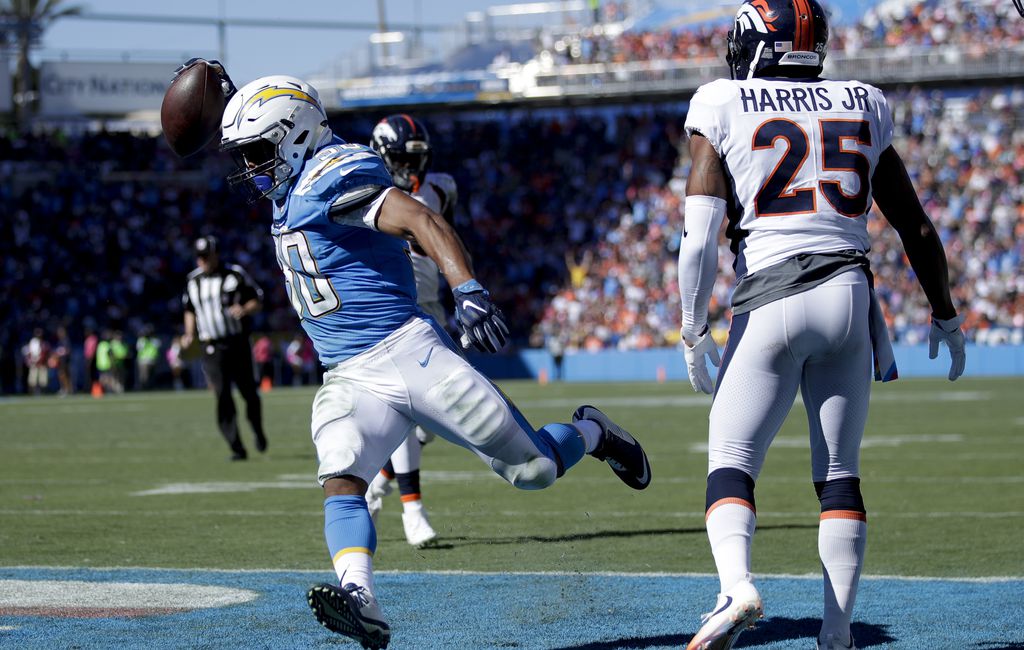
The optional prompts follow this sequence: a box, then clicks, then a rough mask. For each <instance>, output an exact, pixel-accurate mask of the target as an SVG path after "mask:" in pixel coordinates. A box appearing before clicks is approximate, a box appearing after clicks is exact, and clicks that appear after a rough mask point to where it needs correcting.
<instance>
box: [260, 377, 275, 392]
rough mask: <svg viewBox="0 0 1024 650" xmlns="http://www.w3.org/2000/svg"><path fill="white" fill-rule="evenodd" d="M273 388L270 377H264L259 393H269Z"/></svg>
mask: <svg viewBox="0 0 1024 650" xmlns="http://www.w3.org/2000/svg"><path fill="white" fill-rule="evenodd" d="M273 387H274V383H273V382H272V381H270V377H264V378H263V381H261V382H260V392H263V393H269V392H270V390H271V388H273Z"/></svg>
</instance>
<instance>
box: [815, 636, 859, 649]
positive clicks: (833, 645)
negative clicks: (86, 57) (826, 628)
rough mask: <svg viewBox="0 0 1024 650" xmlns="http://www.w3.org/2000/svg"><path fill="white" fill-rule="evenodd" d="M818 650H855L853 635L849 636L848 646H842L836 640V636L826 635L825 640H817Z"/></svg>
mask: <svg viewBox="0 0 1024 650" xmlns="http://www.w3.org/2000/svg"><path fill="white" fill-rule="evenodd" d="M818 650H857V644H856V643H854V642H853V635H852V634H851V635H850V645H843V644H842V643H839V640H838V639H836V635H834V634H831V633H830V634H828V635H826V636H825V640H824V641H822V640H821V639H818Z"/></svg>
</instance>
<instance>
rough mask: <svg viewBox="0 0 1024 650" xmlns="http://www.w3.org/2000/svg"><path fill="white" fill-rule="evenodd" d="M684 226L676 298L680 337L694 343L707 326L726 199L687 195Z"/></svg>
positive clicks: (716, 272) (716, 270) (680, 246)
mask: <svg viewBox="0 0 1024 650" xmlns="http://www.w3.org/2000/svg"><path fill="white" fill-rule="evenodd" d="M684 215H685V227H686V230H685V232H684V233H683V240H682V242H680V245H679V299H680V302H681V304H682V310H683V328H682V332H683V338H684V339H688V341H687V342H688V343H692V342H693V341H696V340H697V338H699V337H700V335H701V334H703V333H704V330H705V329H706V328H707V324H708V304H709V303H710V302H711V292H712V290H713V289H714V287H715V278H716V277H717V275H718V231H719V229H720V228H721V226H722V221H723V219H724V218H725V200H724V199H721V198H719V197H717V196H687V197H686V203H685V205H684Z"/></svg>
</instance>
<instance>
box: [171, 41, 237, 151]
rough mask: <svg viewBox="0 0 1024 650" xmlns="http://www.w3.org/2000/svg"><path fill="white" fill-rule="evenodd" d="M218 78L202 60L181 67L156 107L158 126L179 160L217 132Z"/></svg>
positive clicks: (220, 102)
mask: <svg viewBox="0 0 1024 650" xmlns="http://www.w3.org/2000/svg"><path fill="white" fill-rule="evenodd" d="M224 103H225V102H224V92H223V91H222V90H221V87H220V78H219V77H218V76H217V73H216V72H214V70H213V69H211V68H210V66H209V64H207V63H206V62H205V61H199V62H197V63H194V64H192V65H191V66H189V67H188V68H185V69H184V70H183V71H182V72H181V74H179V75H178V76H177V78H176V79H175V80H174V81H172V82H171V85H170V86H169V87H168V88H167V92H166V93H164V101H163V103H162V104H161V105H160V124H161V126H163V129H164V138H166V139H167V144H169V145H171V150H173V151H174V153H176V154H178V155H179V156H181V157H182V158H184V157H185V156H191V155H192V154H194V153H196V152H198V151H199V150H201V149H202V148H203V147H205V146H206V145H207V143H209V142H210V140H211V139H212V138H213V136H215V135H216V134H217V133H218V132H219V131H220V118H221V116H222V115H223V114H224Z"/></svg>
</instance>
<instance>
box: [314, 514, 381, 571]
mask: <svg viewBox="0 0 1024 650" xmlns="http://www.w3.org/2000/svg"><path fill="white" fill-rule="evenodd" d="M324 537H325V538H326V539H327V549H328V550H329V551H330V553H331V562H332V563H333V564H334V569H335V571H336V572H337V573H338V578H339V580H341V581H342V583H346V582H350V581H351V582H355V583H356V584H360V585H362V586H368V587H372V584H373V583H372V580H373V577H372V573H371V572H372V562H371V558H372V557H373V554H374V552H375V551H376V550H377V531H376V529H374V527H373V520H372V519H370V511H369V510H367V509H366V497H364V496H362V495H356V494H352V495H342V496H333V497H327V499H325V500H324Z"/></svg>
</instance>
